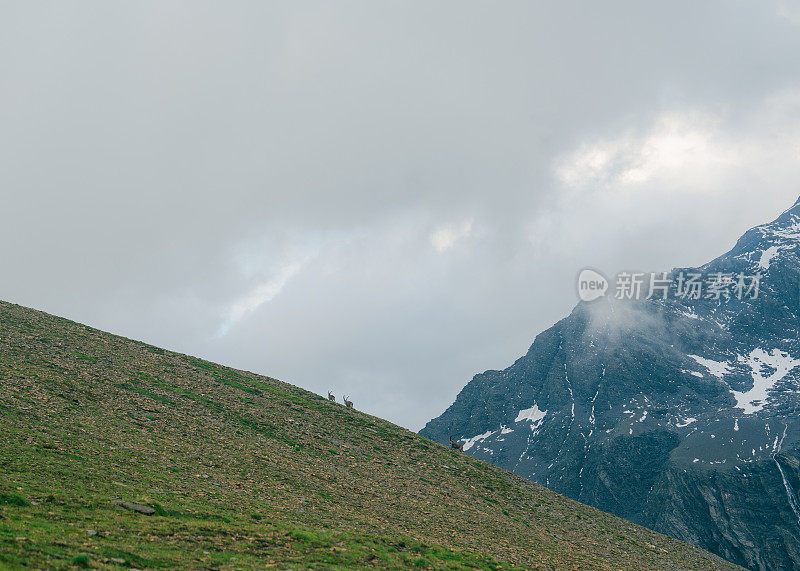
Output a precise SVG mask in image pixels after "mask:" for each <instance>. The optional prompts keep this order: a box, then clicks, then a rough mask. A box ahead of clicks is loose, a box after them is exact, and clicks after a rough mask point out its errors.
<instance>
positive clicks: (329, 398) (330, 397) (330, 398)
mask: <svg viewBox="0 0 800 571" xmlns="http://www.w3.org/2000/svg"><path fill="white" fill-rule="evenodd" d="M328 400H329V401H333V402H336V397H335V396H334V395H333V394H332V393H331V391H328Z"/></svg>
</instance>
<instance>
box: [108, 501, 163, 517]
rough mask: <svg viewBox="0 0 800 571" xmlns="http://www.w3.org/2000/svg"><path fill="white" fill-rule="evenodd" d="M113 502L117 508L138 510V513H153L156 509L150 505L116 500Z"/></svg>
mask: <svg viewBox="0 0 800 571" xmlns="http://www.w3.org/2000/svg"><path fill="white" fill-rule="evenodd" d="M113 504H114V505H115V506H117V507H118V508H123V509H126V510H131V511H134V512H138V513H140V514H144V515H153V514H155V513H156V510H154V509H153V508H151V507H150V506H143V505H141V504H134V503H133V502H120V501H116V502H113Z"/></svg>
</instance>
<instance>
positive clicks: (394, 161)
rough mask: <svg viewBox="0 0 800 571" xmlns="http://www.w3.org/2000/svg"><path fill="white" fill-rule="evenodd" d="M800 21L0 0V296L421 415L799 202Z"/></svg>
mask: <svg viewBox="0 0 800 571" xmlns="http://www.w3.org/2000/svg"><path fill="white" fill-rule="evenodd" d="M797 14H798V11H797V9H796V8H794V4H792V3H789V2H785V1H782V2H775V3H770V2H759V3H749V4H738V5H736V6H733V5H731V4H730V3H729V2H721V1H720V2H704V3H697V2H677V3H675V2H672V3H642V2H638V1H631V2H610V3H609V2H605V3H602V4H601V3H596V2H572V3H565V2H551V3H545V2H519V3H514V2H509V3H504V4H502V5H488V4H483V3H464V2H441V3H435V4H433V5H431V4H430V3H423V2H418V3H415V2H402V3H401V2H383V3H380V4H376V3H372V2H338V3H329V2H319V3H315V2H292V3H264V2H225V3H217V2H170V3H164V2H136V3H126V2H108V1H103V2H99V1H98V2H80V3H69V4H66V3H47V2H42V3H35V2H0V189H2V193H3V199H4V200H3V205H4V209H3V214H4V216H3V224H2V225H0V260H2V264H3V267H2V273H0V276H2V279H0V297H3V298H5V299H9V300H12V301H15V302H18V303H23V304H25V305H30V306H35V307H39V308H42V309H45V310H48V311H51V312H55V313H58V314H62V315H66V316H69V317H71V318H73V319H77V320H80V321H84V322H88V323H90V324H92V325H95V326H98V327H102V328H105V329H108V330H111V331H114V332H118V333H121V334H124V335H128V336H132V337H137V338H142V339H145V340H147V341H149V342H152V343H155V344H159V345H163V346H167V347H170V348H174V349H177V350H181V351H185V352H189V353H192V354H197V355H201V356H204V357H207V358H211V359H214V360H218V361H221V362H224V363H231V364H233V365H235V366H239V367H242V368H247V369H250V370H254V371H257V372H261V373H265V374H270V375H273V376H277V377H280V378H283V379H285V380H287V381H290V382H294V383H296V384H299V385H301V386H303V387H306V388H309V389H312V390H315V391H318V392H324V391H326V390H327V389H332V390H334V391H335V392H337V394H341V393H343V392H345V393H349V394H350V395H351V396H352V397H353V399H354V400H355V401H356V403H357V405H358V406H360V407H361V408H362V409H364V410H367V411H369V412H372V413H375V414H378V415H381V416H385V417H388V418H390V419H392V420H394V421H397V422H399V423H401V424H404V425H406V426H409V427H412V428H418V427H419V426H421V424H422V423H424V422H425V421H426V420H427V419H428V418H430V417H431V416H433V415H435V414H437V413H438V412H439V411H441V410H442V409H443V408H444V407H445V406H446V405H447V404H448V403H449V401H450V400H451V399H452V398H453V397H454V395H455V393H456V392H457V390H458V389H459V388H460V387H461V386H462V385H463V384H464V383H465V382H466V381H467V380H468V379H469V378H470V377H471V375H472V374H474V373H475V372H478V371H482V370H484V369H487V368H501V367H504V366H506V365H507V364H508V363H509V362H511V361H512V360H513V359H515V358H516V357H517V356H519V355H521V354H522V353H523V352H524V351H525V350H526V349H527V347H528V345H529V344H530V342H531V341H532V339H533V337H534V335H535V334H536V333H537V332H538V331H540V330H541V329H543V328H545V327H547V326H548V325H550V324H551V323H552V322H554V321H555V320H557V319H558V318H560V317H562V316H563V315H565V314H566V313H568V312H569V311H570V309H571V307H572V305H573V304H574V302H575V296H574V289H573V283H572V282H573V280H574V277H575V274H576V273H577V270H578V269H579V268H580V267H582V266H585V265H591V266H596V267H600V268H602V269H604V270H606V271H607V272H609V273H612V272H614V271H617V270H619V269H622V268H635V269H650V268H662V267H663V268H670V267H673V266H677V265H697V264H700V263H703V262H704V261H706V260H707V259H710V258H712V257H714V256H715V255H717V254H718V253H720V252H722V251H723V250H725V249H727V248H728V247H729V246H730V245H731V244H732V243H733V241H734V240H735V239H736V237H738V235H739V234H740V233H741V232H742V231H743V230H744V229H745V228H747V227H749V226H752V225H755V224H758V223H760V222H763V221H765V220H767V219H770V218H771V217H773V216H774V215H775V214H777V212H779V211H780V210H782V209H784V208H786V207H787V206H789V205H790V204H791V203H792V202H793V201H794V200H795V199H796V197H797V195H798V194H800V190H798V188H797V184H796V181H797V180H798V176H797V175H798V174H799V173H798V170H800V169H798V157H800V85H798V81H797V77H796V70H797V69H799V68H800V67H799V66H798V64H800V61H798V60H800V49H799V48H800V45H798V44H800V35H799V34H798V33H797V32H798V28H797V25H798V21H800V20H798V18H797ZM712 213H713V214H712Z"/></svg>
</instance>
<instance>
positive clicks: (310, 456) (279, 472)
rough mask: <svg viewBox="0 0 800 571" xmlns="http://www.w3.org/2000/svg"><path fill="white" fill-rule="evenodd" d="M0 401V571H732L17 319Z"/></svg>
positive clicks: (0, 377) (140, 354) (294, 409)
mask: <svg viewBox="0 0 800 571" xmlns="http://www.w3.org/2000/svg"><path fill="white" fill-rule="evenodd" d="M53 340H57V342H55V341H53ZM0 383H2V390H0V431H2V434H3V440H2V446H0V569H6V568H10V569H18V568H20V569H21V568H26V567H27V568H30V567H33V568H46V569H75V568H102V569H110V568H130V567H136V568H139V569H159V568H186V569H200V568H203V569H205V568H214V569H264V568H271V567H275V568H278V569H297V568H318V569H352V568H381V569H387V568H388V569H411V568H423V569H428V568H433V569H509V568H512V567H515V566H516V567H532V568H536V567H542V568H554V567H555V568H565V567H566V568H583V569H585V568H605V569H656V568H664V567H666V568H692V569H712V568H732V566H729V565H726V564H725V563H724V562H722V561H721V560H719V559H717V558H715V557H714V556H712V555H710V554H708V553H705V552H703V551H701V550H699V549H696V548H694V547H692V546H689V545H687V544H685V543H682V542H679V541H676V540H673V539H670V538H667V537H664V536H661V535H658V534H656V533H654V532H651V531H649V530H646V529H643V528H640V527H637V526H635V525H633V524H631V523H629V522H626V521H623V520H620V519H617V518H615V517H612V516H610V515H608V514H604V513H601V512H599V511H598V510H595V509H593V508H590V507H587V506H584V505H581V504H578V503H576V502H574V501H572V500H569V499H567V498H564V497H562V496H558V495H557V494H554V493H552V492H550V491H548V490H546V489H544V488H542V487H540V486H537V485H534V484H531V483H530V482H527V481H525V480H523V479H522V478H519V477H517V476H515V475H513V474H511V473H509V472H506V471H504V470H501V469H499V468H496V467H495V466H491V465H489V464H486V463H483V462H480V461H477V460H475V459H473V458H470V457H469V456H466V455H464V454H461V453H458V452H456V451H453V450H450V449H448V448H446V447H443V446H440V445H438V444H435V443H433V442H431V441H429V440H426V439H424V438H421V437H420V436H418V435H416V434H414V433H412V432H409V431H408V430H405V429H403V428H400V427H398V426H395V425H392V424H390V423H388V422H386V421H384V420H381V419H378V418H375V417H372V416H369V415H367V414H363V413H361V412H359V411H357V410H348V409H345V408H344V407H343V406H341V405H338V404H335V403H331V402H329V401H328V400H327V399H325V398H323V397H321V396H318V395H315V394H312V393H309V392H306V391H303V390H301V389H299V388H297V387H294V386H292V385H289V384H286V383H282V382H280V381H277V380H275V379H272V378H269V377H264V376H259V375H254V374H251V373H247V372H244V371H237V370H233V369H229V368H226V367H222V366H220V365H216V364H214V363H209V362H208V361H204V360H202V359H197V358H194V357H189V356H186V355H180V354H176V353H171V352H169V351H165V350H163V349H159V348H156V347H152V346H150V345H146V344H143V343H139V342H136V341H131V340H128V339H124V338H122V337H117V336H114V335H110V334H107V333H103V332H101V331H97V330H94V329H91V328H88V327H84V326H83V325H80V324H77V323H74V322H71V321H68V320H64V319H60V318H56V317H53V316H50V315H47V314H44V313H41V312H36V311H32V310H28V309H25V308H21V307H18V306H14V305H11V304H7V303H4V302H0ZM119 500H122V501H128V502H133V503H137V504H142V505H147V506H150V507H152V508H153V509H154V510H155V512H156V513H155V514H154V515H149V516H148V515H143V514H140V513H136V512H133V511H130V510H126V509H120V508H118V507H116V506H115V505H114V502H116V501H119Z"/></svg>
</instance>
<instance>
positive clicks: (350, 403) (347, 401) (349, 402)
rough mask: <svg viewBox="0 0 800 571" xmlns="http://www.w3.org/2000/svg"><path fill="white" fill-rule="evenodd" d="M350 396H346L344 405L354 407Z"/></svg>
mask: <svg viewBox="0 0 800 571" xmlns="http://www.w3.org/2000/svg"><path fill="white" fill-rule="evenodd" d="M349 399H350V397H344V406H346V407H347V408H353V401H351V400H349Z"/></svg>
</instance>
